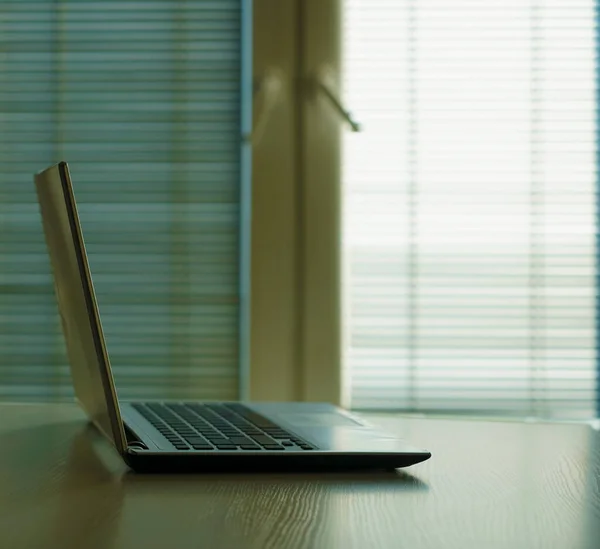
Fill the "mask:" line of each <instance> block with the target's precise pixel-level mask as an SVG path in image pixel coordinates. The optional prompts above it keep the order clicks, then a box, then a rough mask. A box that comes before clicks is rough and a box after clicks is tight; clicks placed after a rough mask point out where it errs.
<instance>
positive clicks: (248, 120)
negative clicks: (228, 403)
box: [238, 0, 253, 400]
mask: <svg viewBox="0 0 600 549" xmlns="http://www.w3.org/2000/svg"><path fill="white" fill-rule="evenodd" d="M241 10H242V13H241V40H240V56H241V63H240V66H241V74H240V80H241V94H240V102H241V107H240V109H241V110H240V118H241V120H240V125H241V128H240V130H241V133H240V136H241V139H240V143H241V145H240V146H241V151H240V156H241V157H240V198H239V200H240V226H239V250H240V251H239V254H240V267H239V268H240V270H239V295H240V304H239V318H240V321H239V336H238V337H239V342H240V343H239V363H240V371H239V384H238V399H239V400H248V399H249V398H250V254H251V246H252V238H251V230H252V214H251V212H252V147H251V145H250V143H248V141H247V140H245V139H243V136H245V135H248V134H251V133H252V57H253V55H252V0H242V5H241Z"/></svg>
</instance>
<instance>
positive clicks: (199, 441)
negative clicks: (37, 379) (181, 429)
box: [184, 436, 208, 445]
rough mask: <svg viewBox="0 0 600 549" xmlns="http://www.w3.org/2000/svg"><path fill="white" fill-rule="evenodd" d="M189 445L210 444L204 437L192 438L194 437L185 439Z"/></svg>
mask: <svg viewBox="0 0 600 549" xmlns="http://www.w3.org/2000/svg"><path fill="white" fill-rule="evenodd" d="M184 438H185V440H186V442H187V443H188V444H192V445H194V444H208V441H207V440H206V439H204V438H203V437H199V436H192V437H184Z"/></svg>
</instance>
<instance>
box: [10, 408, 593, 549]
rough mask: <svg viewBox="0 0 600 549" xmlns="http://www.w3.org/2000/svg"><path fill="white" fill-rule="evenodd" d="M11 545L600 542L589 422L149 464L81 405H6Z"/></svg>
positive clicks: (405, 425) (446, 427)
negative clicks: (404, 451) (284, 463)
mask: <svg viewBox="0 0 600 549" xmlns="http://www.w3.org/2000/svg"><path fill="white" fill-rule="evenodd" d="M0 417H1V418H2V419H1V421H0V548H3V549H4V548H7V549H8V548H11V549H20V548H22V547H23V548H28V549H35V548H44V549H53V548H61V549H68V548H71V547H73V548H122V549H132V548H136V547H144V548H164V549H170V548H174V549H175V548H178V549H179V548H181V549H183V548H188V547H189V548H207V549H219V548H228V549H229V548H246V547H248V548H261V549H262V548H286V549H295V548H313V547H319V548H321V547H322V548H327V549H330V548H331V549H333V548H338V547H339V548H345V549H347V548H354V547H356V548H361V549H368V548H377V547H393V548H404V547H406V548H412V549H420V548H435V549H440V548H444V549H454V548H456V549H467V548H471V547H473V548H477V549H496V548H506V549H521V548H522V549H534V548H540V549H553V548H556V549H571V548H573V549H579V548H585V549H599V548H600V433H599V432H598V431H596V430H594V429H592V428H591V427H590V426H588V425H567V424H544V423H509V422H507V423H503V422H484V421H467V420H434V419H408V418H403V417H397V416H396V417H393V416H389V417H380V416H376V417H371V418H370V419H371V421H374V422H376V423H379V424H381V425H383V426H385V427H386V428H388V429H390V430H393V431H395V432H397V433H398V434H401V435H402V436H404V437H406V438H408V439H410V440H411V441H413V442H414V443H416V444H419V445H422V446H424V447H426V448H428V449H430V450H431V451H432V453H433V457H432V458H431V460H429V461H428V462H425V463H423V464H419V465H416V466H414V467H411V468H408V469H405V470H404V472H398V473H387V472H367V473H353V474H347V473H339V474H274V475H267V474H256V475H248V474H244V475H242V474H219V475H159V476H145V475H138V474H135V473H132V472H129V471H127V469H126V468H125V467H124V465H123V464H122V463H121V461H120V459H119V457H118V456H117V455H116V454H115V453H114V452H113V451H112V449H111V448H110V447H109V446H108V445H107V444H106V443H105V441H104V440H102V439H100V438H99V436H98V435H96V433H95V431H94V430H93V429H92V428H90V427H89V426H87V425H86V423H85V421H84V418H83V415H82V413H81V412H80V411H79V410H78V409H77V408H76V407H75V406H74V405H16V404H15V405H1V406H0Z"/></svg>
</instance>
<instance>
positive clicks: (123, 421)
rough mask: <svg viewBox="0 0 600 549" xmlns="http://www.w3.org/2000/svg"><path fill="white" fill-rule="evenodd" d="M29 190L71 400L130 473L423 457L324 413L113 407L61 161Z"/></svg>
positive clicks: (287, 406) (179, 405)
mask: <svg viewBox="0 0 600 549" xmlns="http://www.w3.org/2000/svg"><path fill="white" fill-rule="evenodd" d="M35 185H36V189H37V194H38V200H39V203H40V209H41V214H42V223H43V227H44V233H45V235H46V243H47V245H48V250H49V253H50V262H51V264H52V270H53V274H54V287H55V291H56V297H57V301H58V309H59V312H60V317H61V321H62V329H63V334H64V337H65V341H66V347H67V354H68V359H69V363H70V366H71V373H72V377H73V385H74V388H75V394H76V397H77V400H78V402H79V404H80V405H81V407H82V408H83V410H84V411H85V412H86V414H87V415H88V417H89V419H90V420H91V421H92V422H93V423H94V424H95V425H96V427H97V428H98V429H99V430H100V431H101V432H102V433H103V434H104V435H105V437H106V438H108V440H109V441H110V442H111V443H112V444H113V445H114V446H115V448H116V449H117V451H118V452H119V453H120V454H121V456H122V457H123V459H124V460H125V462H126V463H127V464H128V465H129V466H130V467H131V468H133V469H135V470H138V471H155V472H173V471H209V470H225V471H234V470H235V471H237V470H240V471H241V470H290V471H296V470H311V469H312V470H315V469H338V470H339V469H364V468H369V469H379V468H383V469H393V468H397V467H405V466H407V465H413V464H415V463H419V462H421V461H424V460H426V459H428V458H429V457H430V455H431V454H430V453H429V452H427V451H425V450H421V449H417V448H413V447H411V446H409V445H408V444H407V443H406V442H404V441H403V440H401V439H399V438H398V437H396V436H394V435H391V434H387V433H385V432H382V431H380V430H379V429H377V428H375V427H373V426H371V425H368V424H367V423H366V422H364V421H363V420H361V419H360V418H358V417H356V416H354V415H352V414H349V413H348V412H346V411H344V410H341V409H339V408H337V407H335V406H333V405H330V404H320V403H300V402H298V403H239V402H187V401H186V402H173V401H166V402H157V401H147V402H146V401H144V402H119V400H118V398H117V392H116V389H115V385H114V381H113V376H112V372H111V367H110V361H109V357H108V352H107V349H106V345H105V341H104V336H103V332H102V326H101V323H100V315H99V312H98V306H97V303H96V296H95V293H94V287H93V285H92V278H91V273H90V269H89V264H88V260H87V255H86V251H85V246H84V241H83V234H82V231H81V226H80V223H79V216H78V213H77V206H76V203H75V196H74V193H73V187H72V184H71V177H70V175H69V168H68V166H67V164H66V162H61V163H59V164H57V165H55V166H51V167H50V168H48V169H46V170H44V171H43V172H41V173H39V174H37V175H35ZM140 276H141V273H140Z"/></svg>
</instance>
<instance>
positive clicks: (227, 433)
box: [132, 402, 316, 451]
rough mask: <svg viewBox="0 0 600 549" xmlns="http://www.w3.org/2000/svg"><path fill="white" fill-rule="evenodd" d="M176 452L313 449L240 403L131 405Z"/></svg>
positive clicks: (153, 403)
mask: <svg viewBox="0 0 600 549" xmlns="http://www.w3.org/2000/svg"><path fill="white" fill-rule="evenodd" d="M132 406H133V408H135V409H136V410H137V411H138V412H139V413H140V414H141V415H142V416H144V417H145V418H146V419H147V420H148V421H149V422H150V423H151V424H152V425H153V426H154V427H155V428H156V429H157V430H158V431H159V432H160V433H161V434H162V435H163V436H164V437H165V438H166V439H167V440H168V441H169V442H170V443H171V444H172V445H173V446H174V447H175V448H177V449H178V450H192V449H193V450H248V451H250V450H254V451H257V450H276V451H286V450H293V451H304V450H314V449H316V448H315V446H313V445H312V444H309V443H308V442H306V441H305V440H303V439H302V438H300V437H298V436H296V435H295V434H293V433H291V432H289V431H286V430H285V429H282V428H281V427H279V426H278V425H277V424H275V423H273V422H272V421H271V420H269V419H267V418H265V417H264V416H261V415H260V414H258V413H256V412H254V411H253V410H250V409H249V408H247V407H246V406H244V405H243V404H237V403H231V404H230V403H227V404H198V403H189V404H188V403H185V404H182V403H159V402H156V403H155V402H147V403H134V404H132Z"/></svg>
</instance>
